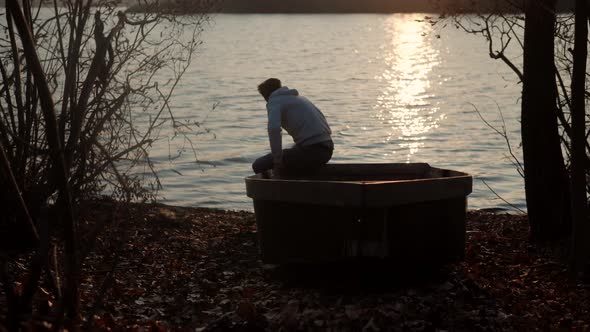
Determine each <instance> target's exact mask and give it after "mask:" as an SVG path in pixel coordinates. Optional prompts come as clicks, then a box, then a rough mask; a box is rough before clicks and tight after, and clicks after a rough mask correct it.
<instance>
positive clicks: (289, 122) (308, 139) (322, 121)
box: [266, 86, 332, 145]
mask: <svg viewBox="0 0 590 332" xmlns="http://www.w3.org/2000/svg"><path fill="white" fill-rule="evenodd" d="M266 107H267V111H268V128H269V131H270V130H277V129H280V127H283V128H284V129H285V130H286V131H287V133H289V135H291V137H293V141H295V143H296V144H301V145H309V144H314V143H318V142H323V141H328V140H331V137H330V134H331V133H332V131H331V130H330V126H329V125H328V122H327V121H326V118H325V117H324V115H323V114H322V112H321V111H320V110H319V109H318V108H317V107H316V106H315V105H314V104H313V103H312V102H310V101H309V100H308V99H307V98H305V97H303V96H300V95H299V93H298V91H297V90H295V89H289V88H287V87H286V86H284V87H281V88H280V89H278V90H276V91H275V92H273V93H272V94H271V95H270V98H269V100H268V103H267V106H266Z"/></svg>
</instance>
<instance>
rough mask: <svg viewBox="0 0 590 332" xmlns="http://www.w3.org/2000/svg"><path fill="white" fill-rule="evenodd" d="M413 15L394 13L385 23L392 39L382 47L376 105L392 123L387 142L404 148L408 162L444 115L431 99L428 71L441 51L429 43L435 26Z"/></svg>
mask: <svg viewBox="0 0 590 332" xmlns="http://www.w3.org/2000/svg"><path fill="white" fill-rule="evenodd" d="M413 16H414V17H412V18H411V19H402V20H400V19H399V18H397V17H396V16H393V15H392V16H391V17H389V19H388V20H387V21H386V22H385V29H386V31H387V32H388V34H389V37H390V39H389V43H388V44H386V45H384V46H383V47H382V49H383V52H384V54H383V58H384V62H385V64H386V68H385V69H384V71H383V73H382V74H381V75H380V76H378V77H377V79H378V80H379V81H380V82H382V87H383V88H382V91H381V95H380V96H379V98H378V99H377V104H376V105H375V110H376V111H377V117H378V119H379V120H381V122H382V123H383V124H388V125H389V128H388V132H387V137H386V139H385V142H389V143H392V144H394V145H395V146H396V147H395V148H394V149H393V151H392V153H396V152H397V151H403V152H404V153H405V154H406V160H405V161H406V162H410V161H411V158H412V155H414V154H415V153H417V152H418V151H419V150H420V149H421V148H423V147H424V146H425V141H426V140H427V139H428V135H427V134H428V133H429V132H431V131H432V130H434V129H436V128H437V127H438V126H439V122H440V121H441V120H443V119H444V118H445V115H444V114H439V109H438V108H437V106H436V105H433V104H432V103H431V102H430V99H432V97H433V95H432V92H431V91H430V87H431V81H430V77H429V74H430V72H431V71H432V69H433V68H434V67H435V66H437V65H439V54H438V51H437V50H436V48H434V47H432V45H430V43H431V38H432V34H431V33H430V32H431V29H432V28H431V26H430V25H429V24H428V23H426V22H420V21H417V20H419V19H421V18H422V17H421V16H420V15H419V14H416V15H413Z"/></svg>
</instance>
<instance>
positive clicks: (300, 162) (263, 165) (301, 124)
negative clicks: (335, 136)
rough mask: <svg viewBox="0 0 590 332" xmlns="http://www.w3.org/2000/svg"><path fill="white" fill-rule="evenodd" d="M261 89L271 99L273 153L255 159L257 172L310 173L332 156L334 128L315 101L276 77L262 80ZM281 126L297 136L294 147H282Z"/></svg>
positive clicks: (269, 105) (268, 108)
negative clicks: (301, 94)
mask: <svg viewBox="0 0 590 332" xmlns="http://www.w3.org/2000/svg"><path fill="white" fill-rule="evenodd" d="M258 92H260V94H261V95H262V97H264V100H266V102H267V103H266V109H267V112H268V138H269V140H270V149H271V153H269V154H267V155H265V156H262V157H260V158H258V159H256V161H254V163H253V164H252V169H253V170H254V172H255V173H263V172H266V171H269V170H272V171H273V175H274V176H277V175H281V174H295V175H300V174H308V173H311V172H313V171H314V170H316V169H318V168H319V167H321V166H322V165H324V164H326V163H327V162H328V161H329V160H330V158H332V152H333V150H334V143H333V142H332V137H331V136H330V135H331V134H332V131H331V130H330V126H329V125H328V122H327V121H326V118H325V116H324V114H322V112H321V111H320V110H319V109H318V108H317V107H316V106H315V105H314V104H313V103H312V102H311V101H309V100H308V99H307V98H305V97H303V96H300V95H299V92H298V91H297V90H295V89H289V88H288V87H286V86H281V81H280V80H279V79H276V78H269V79H267V80H266V81H264V82H262V83H261V84H260V85H259V86H258ZM281 127H282V128H284V129H285V130H286V131H287V133H288V134H289V135H291V137H292V138H293V141H294V142H295V145H294V146H293V147H291V148H288V149H283V148H282V138H281Z"/></svg>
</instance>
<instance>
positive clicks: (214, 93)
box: [151, 14, 525, 210]
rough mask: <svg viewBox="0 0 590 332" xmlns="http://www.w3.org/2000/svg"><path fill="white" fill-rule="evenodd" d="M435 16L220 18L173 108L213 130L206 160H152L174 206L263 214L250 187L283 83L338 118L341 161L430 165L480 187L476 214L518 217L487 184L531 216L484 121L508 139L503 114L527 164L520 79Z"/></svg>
mask: <svg viewBox="0 0 590 332" xmlns="http://www.w3.org/2000/svg"><path fill="white" fill-rule="evenodd" d="M424 16H425V15H424V14H392V15H378V14H350V15H323V14H322V15H318V14H315V15H313V14H312V15H305V14H302V15H281V14H276V15H255V14H252V15H250V14H248V15H231V14H219V15H215V16H213V17H212V21H211V22H210V23H209V24H207V25H206V26H205V30H204V32H203V34H202V40H203V45H202V47H201V48H200V49H199V52H198V55H197V56H196V58H195V59H194V62H193V64H192V66H191V68H190V70H189V71H188V72H187V73H186V76H185V77H184V78H183V80H182V81H181V84H180V85H179V86H178V87H177V90H176V94H175V98H174V99H173V100H172V103H171V107H172V108H173V110H174V111H175V113H176V116H177V119H179V120H187V119H189V120H191V121H199V122H203V123H204V127H202V131H201V135H199V136H198V137H197V138H196V139H193V140H192V143H193V144H194V146H195V148H196V155H195V154H193V151H192V149H190V148H189V146H190V145H189V144H190V143H189V142H188V141H186V140H184V139H183V138H182V137H181V136H176V137H174V138H170V139H164V140H162V141H160V142H159V143H158V144H156V145H155V146H154V148H153V149H152V150H151V154H152V158H153V160H154V161H155V163H156V166H157V169H158V174H159V176H160V180H161V182H162V184H163V186H164V187H163V189H162V190H161V191H160V193H159V194H160V196H161V198H162V202H163V203H167V204H176V205H184V206H202V207H213V208H222V209H231V210H252V203H251V200H250V199H249V198H248V197H246V194H245V186H244V180H243V178H244V177H246V176H248V175H250V174H251V172H252V171H251V167H250V165H251V163H252V162H253V161H254V159H255V158H257V157H258V156H260V155H262V154H264V153H267V152H269V144H268V137H267V132H266V110H265V103H264V100H263V99H262V97H260V95H258V92H257V90H256V87H257V85H258V84H259V83H260V82H262V81H263V80H264V79H266V78H268V77H277V78H279V79H281V80H282V81H283V84H284V85H286V86H288V87H290V88H296V89H298V90H299V92H300V93H301V94H303V95H305V96H307V97H308V98H309V99H310V100H312V101H313V102H314V103H315V104H316V105H317V106H318V107H319V108H320V109H321V110H322V111H323V113H324V114H325V115H326V117H327V119H328V121H329V123H330V125H331V127H332V131H333V138H334V142H335V145H336V148H335V152H334V157H333V159H332V161H331V162H334V163H400V162H401V163H406V162H427V163H429V164H430V165H432V166H435V167H442V168H450V169H455V170H459V171H463V172H468V173H470V174H472V175H473V176H474V190H473V193H472V194H471V195H470V196H469V208H470V209H481V208H497V207H499V208H509V206H508V205H507V204H506V203H504V202H503V201H502V200H500V199H498V198H497V196H496V195H495V194H494V193H493V192H492V191H491V190H490V189H488V187H487V186H486V185H485V184H484V182H485V183H487V185H489V186H490V187H491V188H492V189H493V190H494V191H495V192H496V193H497V194H498V195H500V196H501V197H502V198H503V199H504V200H506V201H508V202H509V203H510V204H513V205H515V206H517V207H519V208H521V209H524V208H525V200H524V189H523V180H522V178H521V177H520V175H519V174H518V173H517V171H516V168H515V166H514V165H513V163H512V162H511V161H510V160H509V159H508V158H507V154H508V150H507V148H506V142H505V140H504V138H503V137H501V136H500V135H498V134H497V133H495V132H494V131H493V130H492V129H490V128H489V127H487V126H486V125H485V124H484V122H483V121H482V120H481V119H480V117H479V116H478V115H477V113H476V112H475V109H476V108H477V109H478V110H479V111H480V112H481V114H482V116H483V117H485V118H486V120H487V121H489V122H490V123H491V124H493V125H494V126H497V127H498V128H500V127H501V126H502V121H501V116H500V112H499V110H501V112H502V114H503V117H504V120H505V123H506V131H507V134H508V136H509V138H510V140H511V143H512V145H513V148H514V149H515V151H516V152H517V156H520V151H519V150H520V149H519V148H518V144H519V142H520V123H519V121H518V119H519V114H520V104H519V95H520V91H521V86H520V85H519V84H518V79H517V77H516V76H515V75H514V74H513V73H512V72H511V71H510V69H509V68H508V67H507V66H506V65H504V64H503V63H501V62H499V61H495V60H492V59H490V58H489V56H488V48H487V43H486V41H485V39H484V38H483V37H480V36H472V35H467V34H466V33H464V32H463V31H461V30H457V29H455V28H454V27H446V28H442V27H437V26H434V27H433V26H432V25H431V24H429V23H428V22H423V21H420V20H421V19H423V18H424ZM515 59H516V60H515V61H516V63H520V60H519V59H520V58H518V54H516V55H515ZM161 135H162V136H165V135H166V133H165V132H164V133H161ZM283 142H284V144H285V142H289V143H291V139H290V138H289V137H288V136H284V139H283ZM169 157H172V158H173V159H172V160H170V158H169ZM197 160H198V161H197Z"/></svg>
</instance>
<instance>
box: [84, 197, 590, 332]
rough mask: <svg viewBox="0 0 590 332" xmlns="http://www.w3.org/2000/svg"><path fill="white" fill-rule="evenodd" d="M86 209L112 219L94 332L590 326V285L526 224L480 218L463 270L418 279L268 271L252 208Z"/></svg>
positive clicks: (96, 277) (91, 277)
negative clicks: (575, 277) (535, 239)
mask: <svg viewBox="0 0 590 332" xmlns="http://www.w3.org/2000/svg"><path fill="white" fill-rule="evenodd" d="M87 211H93V212H92V213H88V215H87V217H86V218H87V219H88V220H91V221H92V220H93V218H95V219H96V218H99V217H100V216H103V217H104V215H105V213H108V214H109V215H110V216H111V217H110V218H112V220H114V221H113V222H111V223H109V225H108V226H107V227H106V231H104V232H103V233H101V235H100V236H99V239H98V240H97V241H96V243H95V250H94V252H93V253H92V254H91V255H90V256H89V257H88V259H86V264H85V266H84V270H85V273H84V281H83V284H82V290H83V292H82V303H83V304H84V312H85V314H86V315H92V317H93V319H92V324H93V327H94V328H100V329H111V328H112V329H121V328H125V329H129V328H132V329H138V330H143V329H156V330H168V329H172V330H179V329H186V330H196V331H212V330H217V331H223V330H228V329H234V330H273V331H274V330H287V331H288V330H336V331H347V330H349V331H356V330H363V331H384V330H393V331H398V330H399V331H408V330H415V331H422V330H451V331H473V330H494V331H495V330H501V331H512V330H523V331H524V330H526V331H529V330H533V329H539V330H548V329H560V328H563V329H570V328H574V329H576V328H577V329H580V330H588V329H589V324H590V288H589V287H588V286H585V285H583V284H579V283H576V282H574V281H572V280H570V279H569V278H568V276H567V273H566V270H565V266H564V265H563V264H562V263H561V262H559V261H557V260H556V259H555V258H554V256H555V251H552V252H549V251H547V250H545V251H541V250H537V249H536V248H535V247H534V246H532V245H530V244H529V243H528V241H527V239H528V233H527V232H528V231H527V224H526V218H525V217H520V216H513V215H494V214H487V213H480V212H470V213H469V214H468V224H467V229H468V230H467V235H468V239H467V248H466V258H465V260H464V261H463V262H461V263H458V264H454V265H451V266H447V267H444V268H442V269H438V270H434V271H428V270H423V271H408V269H407V268H401V267H400V268H396V267H391V268H388V269H385V268H382V267H379V266H358V265H357V266H295V267H289V266H287V267H277V266H269V265H264V264H262V263H261V262H260V261H259V259H258V256H257V244H256V224H255V217H254V215H253V214H252V213H249V212H228V211H220V210H210V209H192V208H179V207H169V206H163V205H149V206H147V205H141V206H138V205H135V206H133V207H132V208H131V209H130V210H126V209H124V208H121V209H119V208H117V207H116V206H114V205H113V206H109V205H107V206H105V205H104V203H102V204H101V205H99V206H95V207H88V209H87ZM111 277H112V278H111ZM105 281H106V282H105ZM103 295H104V296H103ZM97 299H98V300H99V301H97Z"/></svg>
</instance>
